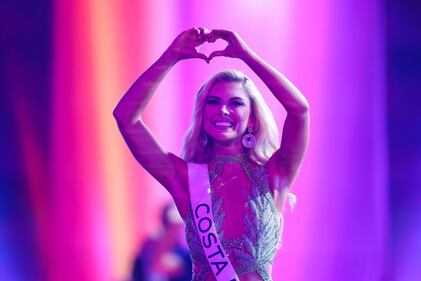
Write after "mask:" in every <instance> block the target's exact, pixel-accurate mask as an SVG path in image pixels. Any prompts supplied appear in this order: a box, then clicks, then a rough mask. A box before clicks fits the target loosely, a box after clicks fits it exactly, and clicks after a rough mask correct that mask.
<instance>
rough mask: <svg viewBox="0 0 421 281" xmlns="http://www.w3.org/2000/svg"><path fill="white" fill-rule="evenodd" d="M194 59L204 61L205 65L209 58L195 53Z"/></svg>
mask: <svg viewBox="0 0 421 281" xmlns="http://www.w3.org/2000/svg"><path fill="white" fill-rule="evenodd" d="M194 57H195V58H198V59H202V60H205V61H206V62H207V63H209V58H208V57H207V56H206V55H205V54H202V53H199V52H197V53H195V54H194Z"/></svg>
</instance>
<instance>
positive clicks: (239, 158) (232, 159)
mask: <svg viewBox="0 0 421 281" xmlns="http://www.w3.org/2000/svg"><path fill="white" fill-rule="evenodd" d="M248 159H249V156H248V154H247V153H238V154H232V155H227V154H214V155H213V156H212V161H215V162H216V163H244V162H245V161H247V160H248Z"/></svg>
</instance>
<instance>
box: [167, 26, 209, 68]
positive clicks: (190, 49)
mask: <svg viewBox="0 0 421 281" xmlns="http://www.w3.org/2000/svg"><path fill="white" fill-rule="evenodd" d="M208 34H209V31H208V30H207V29H205V28H201V27H199V28H191V29H189V30H186V31H183V32H182V33H181V34H180V35H178V36H177V38H175V40H174V41H173V42H172V44H171V45H170V47H169V48H168V50H167V52H168V53H169V54H170V55H171V58H173V59H174V60H175V61H176V62H178V61H180V60H184V59H192V58H199V59H203V60H205V61H206V62H208V63H209V58H208V57H207V56H206V55H205V54H202V53H200V52H198V48H199V47H200V45H202V44H203V43H205V42H206V41H207V36H208Z"/></svg>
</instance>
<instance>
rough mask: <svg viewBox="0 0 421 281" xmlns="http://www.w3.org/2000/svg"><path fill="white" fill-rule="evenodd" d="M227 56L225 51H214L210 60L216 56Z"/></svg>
mask: <svg viewBox="0 0 421 281" xmlns="http://www.w3.org/2000/svg"><path fill="white" fill-rule="evenodd" d="M223 56H225V52H224V51H213V52H212V53H211V54H210V55H209V61H210V60H211V59H213V58H214V57H223Z"/></svg>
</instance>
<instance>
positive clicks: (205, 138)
mask: <svg viewBox="0 0 421 281" xmlns="http://www.w3.org/2000/svg"><path fill="white" fill-rule="evenodd" d="M202 144H203V146H206V145H207V144H208V136H207V135H204V136H203V137H202Z"/></svg>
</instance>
